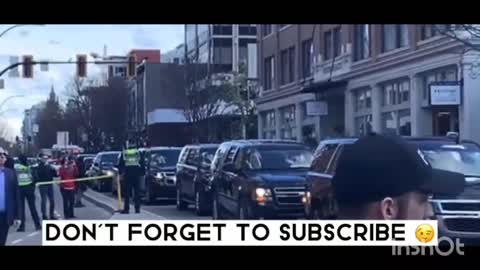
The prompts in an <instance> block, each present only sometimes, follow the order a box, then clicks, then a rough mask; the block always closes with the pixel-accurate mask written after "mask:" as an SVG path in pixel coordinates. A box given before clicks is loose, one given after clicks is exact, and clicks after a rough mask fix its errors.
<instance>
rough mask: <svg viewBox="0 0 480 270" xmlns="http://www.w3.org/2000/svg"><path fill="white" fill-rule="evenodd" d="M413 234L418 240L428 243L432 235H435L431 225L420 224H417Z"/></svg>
mask: <svg viewBox="0 0 480 270" xmlns="http://www.w3.org/2000/svg"><path fill="white" fill-rule="evenodd" d="M415 236H416V237H417V239H418V241H420V242H422V243H428V242H430V241H432V239H433V237H434V236H435V231H434V230H433V227H432V226H431V225H429V224H422V225H419V226H418V227H417V229H416V230H415Z"/></svg>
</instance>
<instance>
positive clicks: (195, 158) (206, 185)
mask: <svg viewBox="0 0 480 270" xmlns="http://www.w3.org/2000/svg"><path fill="white" fill-rule="evenodd" d="M217 149H218V144H199V145H187V146H185V147H184V148H183V150H182V153H181V154H180V158H179V160H178V163H177V209H178V210H184V209H186V208H187V206H188V204H194V205H195V212H196V213H197V215H203V214H206V213H207V212H209V211H210V209H211V203H212V197H211V193H210V190H211V173H210V164H211V162H212V159H213V156H214V155H215V152H216V151H217Z"/></svg>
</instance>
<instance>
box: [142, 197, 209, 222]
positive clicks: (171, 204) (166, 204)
mask: <svg viewBox="0 0 480 270" xmlns="http://www.w3.org/2000/svg"><path fill="white" fill-rule="evenodd" d="M142 208H143V209H145V210H147V211H149V212H151V213H153V214H156V215H159V216H162V217H164V218H166V219H177V220H178V219H183V220H194V219H199V220H202V219H203V220H205V219H212V217H211V216H208V215H207V216H197V215H196V214H195V212H194V209H193V205H190V206H189V209H188V210H184V211H179V210H177V208H176V206H175V200H157V201H156V202H155V203H153V204H151V205H142Z"/></svg>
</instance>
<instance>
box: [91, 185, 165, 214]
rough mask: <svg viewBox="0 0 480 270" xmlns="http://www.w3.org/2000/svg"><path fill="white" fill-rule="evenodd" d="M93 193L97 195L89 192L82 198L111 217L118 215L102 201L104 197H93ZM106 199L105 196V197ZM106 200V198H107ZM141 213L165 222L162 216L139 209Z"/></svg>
mask: <svg viewBox="0 0 480 270" xmlns="http://www.w3.org/2000/svg"><path fill="white" fill-rule="evenodd" d="M94 193H97V192H96V191H90V192H85V193H83V198H84V199H85V200H87V201H89V202H91V203H93V204H94V205H96V206H97V207H100V208H102V209H104V210H106V211H107V212H109V213H110V214H111V215H112V216H113V215H115V214H116V213H118V209H117V207H116V206H113V205H111V203H109V202H107V201H104V200H102V199H101V198H99V197H101V196H105V195H103V194H101V193H98V194H99V195H93V194H94ZM105 197H106V196H105ZM107 198H108V197H107ZM131 207H133V205H131ZM140 211H141V213H143V214H144V215H151V216H153V217H155V218H158V219H163V220H166V219H167V218H166V217H164V216H162V215H158V214H155V213H152V212H150V211H147V210H144V209H141V210H140Z"/></svg>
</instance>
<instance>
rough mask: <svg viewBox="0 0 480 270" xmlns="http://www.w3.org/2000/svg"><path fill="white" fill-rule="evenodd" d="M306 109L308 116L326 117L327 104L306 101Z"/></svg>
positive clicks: (324, 102)
mask: <svg viewBox="0 0 480 270" xmlns="http://www.w3.org/2000/svg"><path fill="white" fill-rule="evenodd" d="M306 107H307V115H308V116H319V115H328V104H327V102H326V101H307V103H306Z"/></svg>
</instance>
